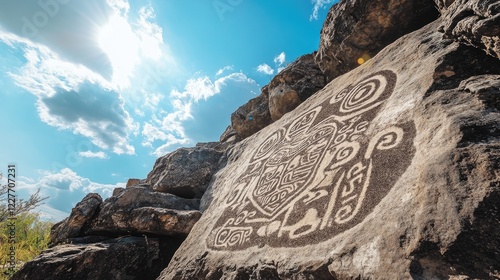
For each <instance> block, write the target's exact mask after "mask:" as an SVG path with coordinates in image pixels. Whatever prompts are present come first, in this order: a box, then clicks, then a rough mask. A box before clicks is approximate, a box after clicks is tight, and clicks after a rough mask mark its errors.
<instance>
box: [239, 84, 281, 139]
mask: <svg viewBox="0 0 500 280" xmlns="http://www.w3.org/2000/svg"><path fill="white" fill-rule="evenodd" d="M271 122H272V120H271V114H270V112H269V92H268V88H267V87H263V88H262V93H261V94H260V95H259V96H257V97H255V98H253V99H250V101H248V102H247V103H246V104H244V105H242V106H241V107H239V108H238V110H236V111H235V112H234V113H232V114H231V127H232V128H233V129H234V131H236V134H237V135H238V138H239V139H245V138H247V137H248V136H250V135H252V134H254V133H255V132H257V131H259V130H261V129H262V128H264V127H266V126H267V125H269V124H270V123H271Z"/></svg>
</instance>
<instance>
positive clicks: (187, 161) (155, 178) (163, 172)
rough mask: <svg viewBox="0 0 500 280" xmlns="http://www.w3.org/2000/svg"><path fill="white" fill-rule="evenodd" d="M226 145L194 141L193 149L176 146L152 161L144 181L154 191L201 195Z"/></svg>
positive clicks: (187, 196) (180, 194)
mask: <svg viewBox="0 0 500 280" xmlns="http://www.w3.org/2000/svg"><path fill="white" fill-rule="evenodd" d="M226 146H227V145H224V144H220V143H198V144H197V145H196V147H193V148H180V149H178V150H176V151H174V152H172V153H169V154H167V155H165V156H163V157H160V158H158V159H157V160H156V162H155V165H154V167H153V170H151V172H149V174H148V177H147V178H146V180H145V182H146V183H147V184H150V185H151V186H153V190H154V191H158V192H164V193H170V194H174V195H177V196H180V197H184V198H201V197H202V196H203V193H205V190H206V189H207V187H208V183H209V182H210V179H211V178H212V175H213V173H215V171H217V170H218V168H219V160H220V158H221V157H222V154H223V152H224V151H225V149H226Z"/></svg>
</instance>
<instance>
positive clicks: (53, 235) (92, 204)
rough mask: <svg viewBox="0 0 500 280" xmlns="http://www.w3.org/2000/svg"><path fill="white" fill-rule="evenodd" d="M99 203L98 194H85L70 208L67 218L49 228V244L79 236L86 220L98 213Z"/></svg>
mask: <svg viewBox="0 0 500 280" xmlns="http://www.w3.org/2000/svg"><path fill="white" fill-rule="evenodd" d="M101 203H102V198H101V196H100V195H99V194H97V193H89V194H87V195H86V196H85V197H84V198H83V199H82V201H80V202H78V203H77V204H76V206H75V207H74V208H73V209H72V210H71V214H70V215H69V217H68V218H66V219H64V220H63V221H61V222H59V223H57V224H55V225H53V226H52V228H51V230H50V246H54V245H57V244H59V243H62V242H65V241H66V240H67V239H68V238H73V237H78V236H80V234H81V233H82V231H83V230H84V227H85V226H86V225H87V222H88V221H89V220H91V219H92V218H94V216H95V215H96V214H97V213H99V208H100V206H101ZM82 229H83V230H82Z"/></svg>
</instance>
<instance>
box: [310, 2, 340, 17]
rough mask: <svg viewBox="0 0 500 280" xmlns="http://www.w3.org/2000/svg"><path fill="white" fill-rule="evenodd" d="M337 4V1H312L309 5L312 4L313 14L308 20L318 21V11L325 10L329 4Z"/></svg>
mask: <svg viewBox="0 0 500 280" xmlns="http://www.w3.org/2000/svg"><path fill="white" fill-rule="evenodd" d="M335 2H338V0H312V1H311V3H313V4H314V7H313V12H312V14H311V16H310V17H309V20H310V21H312V20H318V14H319V10H320V9H324V8H327V7H328V6H329V5H330V4H332V3H335Z"/></svg>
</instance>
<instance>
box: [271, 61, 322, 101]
mask: <svg viewBox="0 0 500 280" xmlns="http://www.w3.org/2000/svg"><path fill="white" fill-rule="evenodd" d="M315 55H316V52H314V53H312V54H306V55H303V56H301V57H299V58H297V60H295V61H294V62H293V63H291V64H290V65H288V66H287V67H286V68H285V69H283V70H282V71H281V72H279V73H278V74H277V75H276V76H275V77H274V78H273V79H272V80H271V82H270V83H269V85H268V87H269V92H272V91H273V90H275V88H277V87H279V86H281V85H287V86H288V87H290V88H291V89H292V90H294V91H296V92H297V94H298V96H299V99H300V101H301V102H302V101H304V100H306V99H307V98H309V97H310V96H311V95H313V94H314V93H316V92H317V91H318V90H320V89H322V88H323V87H324V86H325V85H326V84H327V82H326V76H325V75H324V74H323V72H322V71H321V69H319V67H318V65H317V64H316V61H315V60H314V57H315Z"/></svg>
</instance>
